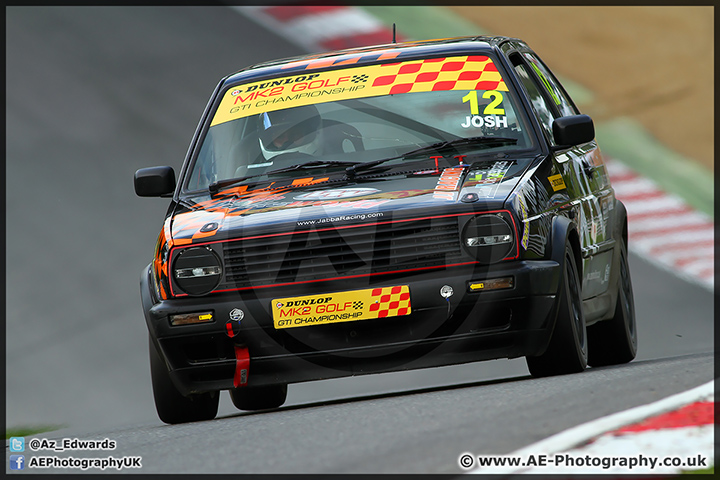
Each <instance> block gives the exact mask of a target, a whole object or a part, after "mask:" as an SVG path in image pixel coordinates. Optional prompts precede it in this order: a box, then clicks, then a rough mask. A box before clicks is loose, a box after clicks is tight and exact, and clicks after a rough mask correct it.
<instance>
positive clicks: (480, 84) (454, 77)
mask: <svg viewBox="0 0 720 480" xmlns="http://www.w3.org/2000/svg"><path fill="white" fill-rule="evenodd" d="M383 67H385V68H386V69H387V73H386V74H385V75H382V76H379V77H377V78H376V79H375V81H374V82H373V84H372V86H373V87H381V86H384V85H392V87H391V88H390V92H389V93H390V94H391V95H392V94H396V93H409V92H430V91H439V90H503V91H507V90H508V88H507V85H505V82H504V81H503V79H502V77H501V76H500V72H498V70H497V67H495V64H494V63H493V62H492V60H490V58H488V57H486V56H483V55H474V56H467V57H448V58H431V59H426V60H417V61H410V62H403V63H391V64H385V65H383Z"/></svg>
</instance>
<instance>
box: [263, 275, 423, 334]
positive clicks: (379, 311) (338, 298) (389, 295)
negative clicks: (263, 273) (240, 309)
mask: <svg viewBox="0 0 720 480" xmlns="http://www.w3.org/2000/svg"><path fill="white" fill-rule="evenodd" d="M272 311H273V322H274V324H275V328H276V329H281V328H293V327H304V326H308V325H326V324H330V323H340V322H353V321H356V320H367V319H371V318H385V317H399V316H402V315H410V313H411V309H410V289H409V287H408V286H407V285H401V286H395V287H384V288H369V289H366V290H352V291H349V292H336V293H327V294H323V295H308V296H304V297H290V298H277V299H274V300H273V301H272Z"/></svg>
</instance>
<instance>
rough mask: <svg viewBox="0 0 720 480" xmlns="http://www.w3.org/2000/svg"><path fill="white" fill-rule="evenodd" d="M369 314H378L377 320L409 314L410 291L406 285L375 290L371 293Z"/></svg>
mask: <svg viewBox="0 0 720 480" xmlns="http://www.w3.org/2000/svg"><path fill="white" fill-rule="evenodd" d="M372 299H373V302H374V303H373V304H372V305H370V311H371V312H378V314H377V318H384V317H397V316H400V315H409V314H410V290H409V288H408V287H407V285H403V286H399V287H385V288H376V289H374V290H373V291H372Z"/></svg>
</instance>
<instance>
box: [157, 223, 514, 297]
mask: <svg viewBox="0 0 720 480" xmlns="http://www.w3.org/2000/svg"><path fill="white" fill-rule="evenodd" d="M499 212H505V213H507V214H508V216H509V217H510V221H511V222H512V227H513V234H514V239H515V255H514V256H512V257H505V258H503V259H502V260H501V261H505V260H515V259H517V258H519V257H520V245H519V243H520V242H519V239H518V230H517V225H516V224H515V218H514V217H513V215H512V214H511V213H510V212H509V211H508V210H490V211H486V212H469V213H455V214H448V215H435V216H431V217H418V218H408V219H403V220H390V221H387V222H376V223H369V224H362V225H346V226H344V227H335V228H333V227H328V228H321V229H318V230H302V231H299V232H283V233H272V234H268V235H257V236H254V237H243V238H233V239H226V240H219V241H215V242H204V243H194V244H192V245H180V246H177V247H173V248H172V249H171V250H170V259H171V261H172V259H173V251H174V250H176V249H178V248H188V247H199V246H204V245H211V244H217V243H227V242H237V241H242V240H257V239H261V238H274V237H280V236H286V235H298V234H304V233H310V232H324V231H328V230H346V229H349V228H363V227H370V226H378V225H388V224H398V223H404V222H416V221H420V220H432V219H435V218H449V217H463V216H468V215H485V214H492V213H499ZM475 264H478V262H477V261H472V262H463V263H454V264H449V265H437V266H433V267H418V268H410V269H405V270H392V271H389V272H377V273H364V274H360V275H349V276H345V277H333V278H324V279H321V280H304V281H301V282H287V283H278V284H272V285H259V286H250V287H241V288H231V289H225V290H213V292H212V293H226V292H239V291H242V290H252V289H258V288H271V287H286V286H291V285H303V284H307V283H318V282H329V281H332V280H347V279H351V278H362V277H372V276H375V275H389V274H394V273H409V272H417V271H423V270H437V269H439V268H452V267H460V266H463V265H475ZM169 280H170V281H169V283H170V295H171V296H173V297H187V296H188V295H187V294H183V293H178V294H175V292H174V290H173V285H172V283H173V282H172V279H169Z"/></svg>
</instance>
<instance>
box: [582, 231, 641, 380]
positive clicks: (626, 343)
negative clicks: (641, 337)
mask: <svg viewBox="0 0 720 480" xmlns="http://www.w3.org/2000/svg"><path fill="white" fill-rule="evenodd" d="M619 268H620V278H619V280H618V292H617V301H616V303H615V314H614V316H613V318H611V319H610V320H605V321H602V322H598V323H596V324H595V325H592V326H590V327H588V343H589V348H590V356H589V358H588V364H589V365H590V366H592V367H602V366H605V365H618V364H621V363H628V362H629V361H631V360H632V359H634V358H635V355H636V353H637V325H636V321H635V300H634V297H633V290H632V281H631V279H630V268H629V267H628V260H627V247H626V246H625V242H621V243H620V263H619Z"/></svg>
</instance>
